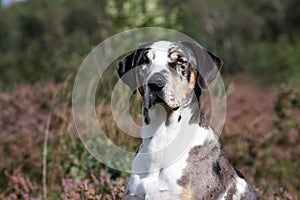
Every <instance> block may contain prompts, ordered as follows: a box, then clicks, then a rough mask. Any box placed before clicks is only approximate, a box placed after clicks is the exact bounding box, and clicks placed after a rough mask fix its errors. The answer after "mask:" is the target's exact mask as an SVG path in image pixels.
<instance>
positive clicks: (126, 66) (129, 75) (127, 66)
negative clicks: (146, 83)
mask: <svg viewBox="0 0 300 200" xmlns="http://www.w3.org/2000/svg"><path fill="white" fill-rule="evenodd" d="M142 52H143V49H137V50H134V51H133V52H131V53H130V54H129V55H128V56H126V57H125V58H124V59H123V60H121V61H120V62H119V64H118V74H119V77H120V78H121V79H122V80H123V82H124V83H125V84H126V85H128V86H129V88H130V89H131V90H132V92H135V91H136V89H137V77H136V69H135V67H136V65H137V61H138V59H139V57H140V54H141V53H142Z"/></svg>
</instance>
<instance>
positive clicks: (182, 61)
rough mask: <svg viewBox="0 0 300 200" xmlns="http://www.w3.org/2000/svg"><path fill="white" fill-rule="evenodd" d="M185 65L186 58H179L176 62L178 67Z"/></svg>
mask: <svg viewBox="0 0 300 200" xmlns="http://www.w3.org/2000/svg"><path fill="white" fill-rule="evenodd" d="M183 63H186V60H184V58H182V57H179V58H178V59H177V60H176V64H177V65H182V64H183Z"/></svg>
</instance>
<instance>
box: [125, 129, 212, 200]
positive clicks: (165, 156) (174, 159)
mask: <svg viewBox="0 0 300 200" xmlns="http://www.w3.org/2000/svg"><path fill="white" fill-rule="evenodd" d="M189 131H192V132H189ZM179 132H180V135H177V137H179V138H177V137H176V135H175V136H174V134H176V133H174V130H172V129H165V130H161V132H160V133H161V135H159V137H156V136H157V135H156V136H153V137H152V138H151V139H150V138H148V139H146V140H144V141H143V144H142V145H141V147H140V150H139V153H138V154H137V156H136V157H135V159H134V161H133V171H139V172H142V173H133V174H132V175H131V178H130V182H129V185H128V189H129V192H130V194H131V197H132V198H133V199H135V198H136V199H139V198H141V199H145V197H149V199H179V198H180V194H181V193H182V187H181V186H179V185H178V183H177V180H179V179H180V178H181V176H182V172H183V169H184V168H185V167H186V165H187V162H186V160H187V158H188V156H189V152H190V150H191V149H192V148H193V147H194V146H196V145H201V144H203V143H204V141H206V140H211V139H214V135H213V133H212V131H210V130H207V129H204V128H201V127H199V126H198V125H191V127H189V128H187V129H186V130H180V131H179ZM193 133H194V137H191V138H192V140H191V142H190V143H188V144H189V145H188V146H186V147H185V148H184V149H183V151H182V146H181V145H180V144H179V143H182V144H184V143H185V140H186V139H187V140H189V138H188V137H187V134H193ZM170 134H173V135H170ZM178 134H179V133H178ZM174 137H176V138H177V142H179V143H178V144H176V139H174ZM191 138H190V139H191ZM173 143H175V144H173ZM169 146H170V149H169V150H168V149H167V150H166V149H165V148H166V147H167V148H168V147H169ZM176 148H177V150H178V151H177V150H176ZM150 152H152V153H151V154H150ZM153 152H157V153H153ZM174 152H175V153H174ZM147 153H149V154H147ZM145 154H147V156H146V157H143V155H145Z"/></svg>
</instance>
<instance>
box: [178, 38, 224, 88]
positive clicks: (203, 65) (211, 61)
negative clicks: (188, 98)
mask: <svg viewBox="0 0 300 200" xmlns="http://www.w3.org/2000/svg"><path fill="white" fill-rule="evenodd" d="M182 44H183V46H184V47H186V48H188V49H190V50H191V51H192V53H193V54H194V58H195V61H196V63H195V65H196V66H195V68H196V70H197V71H198V80H197V82H198V85H199V86H200V87H201V89H203V90H205V89H207V88H208V86H209V84H210V83H211V82H212V81H213V80H214V79H215V78H216V76H217V73H218V71H219V70H220V69H221V67H222V66H223V61H222V60H221V58H219V57H218V56H216V55H215V54H213V53H212V52H211V51H209V50H207V49H205V48H203V47H202V46H200V45H198V44H196V43H192V42H182Z"/></svg>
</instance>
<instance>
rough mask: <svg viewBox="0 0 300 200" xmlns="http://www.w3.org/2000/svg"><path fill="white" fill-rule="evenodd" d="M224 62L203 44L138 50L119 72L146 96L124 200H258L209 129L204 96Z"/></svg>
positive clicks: (151, 46)
mask: <svg viewBox="0 0 300 200" xmlns="http://www.w3.org/2000/svg"><path fill="white" fill-rule="evenodd" d="M222 65H223V61H222V60H221V59H220V58H219V57H217V56H216V55H215V54H213V53H212V52H211V51H209V50H207V49H205V48H203V47H201V46H200V45H198V44H196V43H192V42H186V41H157V42H152V43H147V44H143V45H141V46H140V47H139V48H138V49H136V50H135V51H133V52H132V53H131V54H129V55H128V56H127V57H125V58H124V59H123V60H122V61H121V62H120V63H119V65H118V74H119V76H120V77H121V79H122V80H123V81H124V82H125V84H127V85H128V86H129V87H130V88H131V90H132V91H137V90H138V91H139V93H140V94H141V95H142V97H143V100H142V107H143V127H142V133H141V137H142V139H143V140H142V144H141V145H140V147H139V150H138V152H137V154H136V156H135V158H134V160H133V164H132V174H131V177H130V180H129V183H128V185H127V187H126V190H125V192H124V197H123V199H135V200H137V199H149V200H160V199H170V200H174V199H195V200H196V199H205V200H208V199H249V200H251V199H259V197H258V196H257V194H256V193H255V191H254V190H253V189H252V187H251V186H250V185H249V184H248V183H247V181H246V180H245V178H244V177H243V175H242V174H241V173H240V172H239V171H238V170H237V169H236V168H234V167H233V166H232V165H231V164H230V162H229V161H228V158H227V157H226V155H225V153H224V150H223V148H222V146H221V144H220V142H219V139H218V135H217V134H215V133H214V131H213V130H212V129H211V128H210V127H209V125H208V122H207V120H206V118H205V115H204V109H203V100H202V96H201V93H202V91H203V90H206V89H207V88H208V86H209V84H210V83H211V82H212V81H213V80H214V79H215V77H216V75H217V73H218V72H219V70H220V69H221V67H222Z"/></svg>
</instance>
